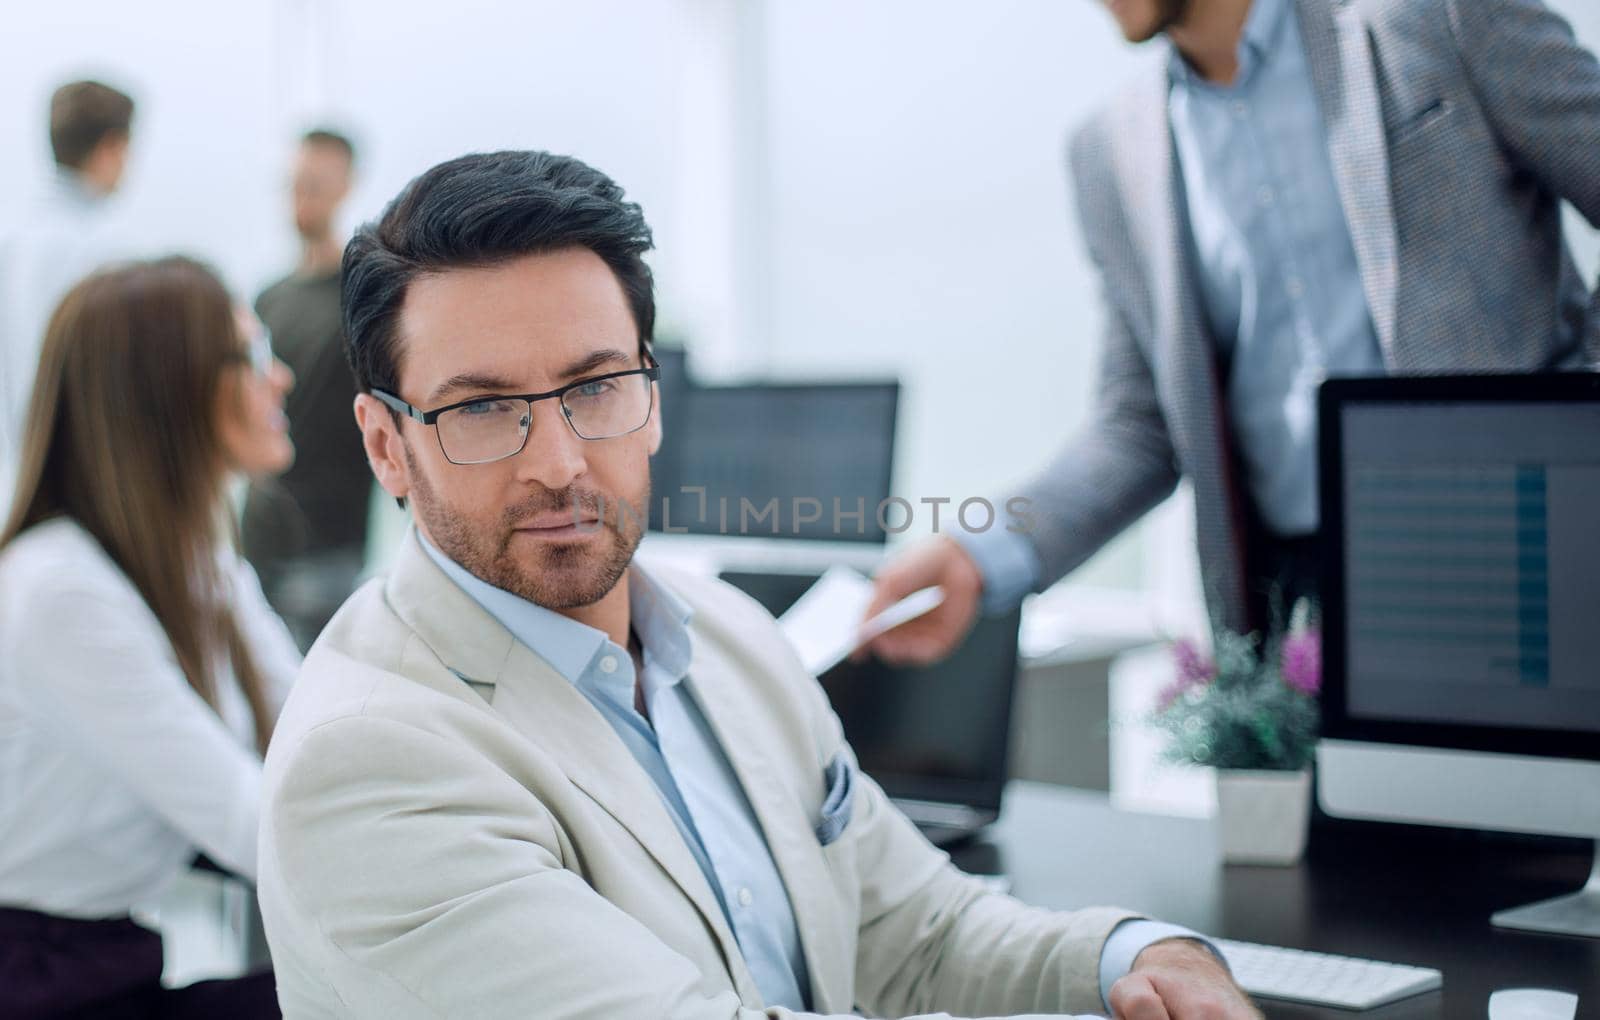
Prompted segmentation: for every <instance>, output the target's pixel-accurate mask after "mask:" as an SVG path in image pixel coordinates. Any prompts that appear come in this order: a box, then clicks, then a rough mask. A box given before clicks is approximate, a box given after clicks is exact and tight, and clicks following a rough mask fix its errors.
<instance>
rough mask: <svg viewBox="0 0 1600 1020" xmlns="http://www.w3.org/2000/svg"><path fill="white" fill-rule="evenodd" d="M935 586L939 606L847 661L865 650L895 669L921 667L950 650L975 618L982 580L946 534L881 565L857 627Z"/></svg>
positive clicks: (969, 561) (962, 636)
mask: <svg viewBox="0 0 1600 1020" xmlns="http://www.w3.org/2000/svg"><path fill="white" fill-rule="evenodd" d="M934 585H937V586H938V587H940V588H943V589H944V601H943V602H941V603H939V605H938V606H937V607H935V608H933V609H930V610H929V611H928V612H926V613H923V614H922V615H921V616H919V617H917V618H916V619H914V620H908V621H906V622H905V623H902V624H901V625H900V626H898V627H895V628H893V629H891V630H887V631H884V632H883V633H882V634H880V635H878V636H877V637H876V638H874V639H873V640H872V641H871V642H869V643H868V644H867V645H866V646H864V648H863V649H861V650H860V651H858V652H857V653H856V654H855V656H854V657H853V658H855V659H857V660H859V659H861V658H863V657H864V656H865V655H866V653H867V652H868V651H870V652H872V653H873V654H874V655H876V656H878V658H880V659H882V660H883V661H885V662H889V663H894V664H895V665H903V664H910V665H917V666H923V665H927V664H928V663H930V662H937V661H938V660H940V659H942V658H944V657H945V656H947V655H949V654H950V653H951V652H953V651H955V649H956V646H957V645H959V644H961V642H962V640H963V639H964V638H966V636H967V632H968V631H969V630H971V629H972V624H973V622H974V621H976V620H977V618H978V600H979V596H980V595H981V594H982V592H983V575H982V574H980V573H979V572H978V565H977V564H976V563H975V562H973V559H972V556H971V555H970V554H968V552H967V551H966V550H965V549H963V548H962V547H961V544H960V543H959V542H957V541H956V540H955V539H953V538H950V537H949V536H948V535H937V536H935V537H934V538H933V539H931V540H930V541H927V542H922V543H919V544H918V545H915V546H913V547H911V548H910V549H908V550H906V551H905V552H903V553H900V554H899V555H898V556H895V557H894V558H893V559H891V560H889V562H887V563H885V564H884V565H883V567H882V568H880V569H879V570H878V572H877V575H876V576H875V577H874V579H873V591H872V601H871V602H870V603H869V604H868V605H867V611H866V613H865V614H864V615H863V616H862V618H861V619H862V622H863V623H865V622H866V621H867V620H870V619H872V617H874V616H876V615H877V614H878V613H880V612H882V611H883V610H885V609H887V608H889V607H890V606H892V605H894V604H895V603H896V602H899V601H900V600H901V599H903V598H905V597H906V596H907V595H910V594H911V593H912V592H915V591H921V590H922V589H923V588H928V587H931V586H934Z"/></svg>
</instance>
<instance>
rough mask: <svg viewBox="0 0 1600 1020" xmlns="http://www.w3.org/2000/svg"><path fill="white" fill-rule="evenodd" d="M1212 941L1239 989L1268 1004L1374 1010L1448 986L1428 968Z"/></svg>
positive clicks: (1441, 977)
mask: <svg viewBox="0 0 1600 1020" xmlns="http://www.w3.org/2000/svg"><path fill="white" fill-rule="evenodd" d="M1212 941H1213V942H1214V943H1216V946H1217V948H1218V949H1220V950H1222V955H1223V956H1224V957H1226V958H1227V960H1228V966H1229V967H1230V968H1232V970H1233V978H1234V980H1235V981H1237V982H1239V986H1240V987H1241V988H1243V989H1244V990H1245V991H1247V992H1249V993H1250V994H1251V995H1259V996H1261V997H1262V998H1266V999H1284V1000H1286V1001H1289V1002H1308V1003H1311V1004H1313V1005H1317V1006H1337V1007H1339V1008H1341V1009H1372V1008H1373V1007H1374V1006H1382V1005H1383V1004H1384V1003H1387V1002H1394V1001H1395V1000H1396V999H1404V998H1406V997H1407V996H1411V995H1417V994H1419V993H1421V992H1428V991H1432V990H1433V989H1435V988H1438V987H1439V986H1440V985H1441V984H1442V983H1443V976H1442V975H1441V974H1440V973H1439V972H1438V971H1436V970H1433V969H1431V968H1428V967H1408V966H1405V965H1404V964H1399V963H1379V962H1378V961H1377V960H1358V959H1356V958H1354V957H1350V956H1332V955H1330V954H1328V953H1311V952H1306V951H1305V950H1302V949H1284V948H1282V947H1280V946H1260V945H1256V944H1255V943H1253V942H1233V941H1230V940H1228V939H1212Z"/></svg>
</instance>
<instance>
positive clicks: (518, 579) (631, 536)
mask: <svg viewBox="0 0 1600 1020" xmlns="http://www.w3.org/2000/svg"><path fill="white" fill-rule="evenodd" d="M405 456H406V463H407V466H408V467H409V468H410V473H411V489H412V491H411V503H412V506H413V507H414V508H415V511H416V514H417V516H418V517H419V518H421V520H422V523H423V525H424V526H426V527H427V529H428V535H429V537H430V538H432V539H433V541H434V544H435V545H436V546H438V548H439V551H440V552H442V553H444V554H445V555H446V556H448V557H450V558H451V559H452V560H454V561H455V562H457V563H459V564H460V565H461V566H462V567H465V568H466V570H467V571H468V572H469V573H471V574H472V575H473V576H474V577H476V578H478V579H479V580H481V581H483V582H485V583H487V584H491V585H494V586H495V587H496V588H499V589H501V590H502V591H508V592H510V593H511V594H513V595H516V596H518V597H519V598H523V599H527V600H528V601H529V602H532V603H533V604H534V605H537V606H542V607H544V608H545V609H552V610H562V609H576V608H578V607H580V606H587V605H592V604H594V603H596V602H598V601H600V600H601V599H602V598H604V597H605V596H606V595H607V594H608V593H609V592H610V591H611V589H613V588H615V587H616V586H617V583H618V582H619V581H621V580H622V577H623V575H624V574H625V573H627V570H628V564H629V563H631V562H632V561H633V554H634V551H635V550H636V549H638V547H639V542H640V540H641V539H642V538H643V537H644V526H643V516H644V508H645V507H646V506H648V505H649V501H650V482H649V480H648V479H646V480H645V484H644V491H643V492H642V493H640V497H639V499H638V500H637V502H634V503H633V504H632V506H631V507H630V508H629V509H624V508H623V507H621V506H619V505H618V503H617V501H616V500H614V499H607V500H604V501H602V499H601V497H600V496H598V495H597V494H595V493H593V492H590V491H587V490H582V489H573V488H571V487H568V488H566V489H562V490H560V491H555V490H551V489H546V488H543V487H540V489H539V491H537V492H534V493H532V494H530V495H529V497H528V498H527V499H526V500H524V501H523V502H521V503H519V504H517V505H516V506H512V507H507V508H506V509H505V511H504V512H503V513H502V514H501V516H500V519H499V521H498V522H496V525H495V527H494V528H493V529H492V530H491V529H486V528H480V527H478V526H477V525H476V524H475V523H474V522H473V521H472V519H471V518H470V517H468V516H467V515H465V514H462V513H460V512H459V511H457V510H456V509H455V508H454V507H452V506H450V505H449V504H448V503H447V502H446V501H444V500H442V499H440V498H439V497H438V495H437V493H436V492H435V491H434V489H433V487H432V486H431V485H430V484H429V483H428V480H427V477H426V476H425V475H424V474H423V473H422V472H421V471H419V470H418V465H417V463H416V461H414V460H413V459H412V456H411V450H410V448H409V447H408V448H407V449H406V452H405ZM630 502H631V501H630ZM575 508H576V510H575ZM552 511H564V512H566V513H571V514H574V516H577V512H579V511H581V512H582V515H583V516H585V517H587V516H591V515H592V516H598V517H599V518H600V520H599V523H598V524H595V523H590V524H586V525H583V526H584V527H589V528H600V529H601V532H602V534H601V535H600V536H599V539H598V541H597V540H595V539H593V538H585V539H579V540H577V541H573V542H551V541H537V542H536V544H535V545H534V548H535V550H536V555H537V557H538V561H539V562H538V565H537V566H536V567H534V568H533V569H531V570H530V569H527V568H525V567H524V566H523V564H522V563H521V562H520V561H519V560H518V558H517V557H516V556H514V555H513V554H512V551H511V543H512V541H513V539H514V538H515V529H516V526H517V524H518V523H520V522H522V521H526V520H527V519H529V518H530V517H533V516H534V515H536V514H541V513H549V512H552Z"/></svg>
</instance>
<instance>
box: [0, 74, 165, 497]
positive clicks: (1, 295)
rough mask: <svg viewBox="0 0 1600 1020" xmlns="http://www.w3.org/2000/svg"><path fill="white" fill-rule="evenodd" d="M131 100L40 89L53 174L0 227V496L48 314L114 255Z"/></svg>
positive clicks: (104, 90)
mask: <svg viewBox="0 0 1600 1020" xmlns="http://www.w3.org/2000/svg"><path fill="white" fill-rule="evenodd" d="M133 109H134V104H133V99H132V98H130V97H129V96H128V95H127V94H125V93H123V92H119V91H118V90H116V89H114V88H112V87H111V86H109V85H103V84H101V83H100V82H96V81H75V82H70V83H68V84H66V85H63V86H61V87H60V88H58V89H56V91H55V94H54V95H52V96H51V97H50V150H51V152H52V154H53V155H54V157H55V172H54V174H53V175H52V177H51V179H50V180H49V181H48V182H47V185H46V187H45V188H44V189H43V190H42V191H41V193H40V194H38V195H37V196H35V197H34V198H33V200H32V201H31V202H29V203H28V204H27V205H26V207H25V208H24V210H23V212H22V214H21V216H20V217H19V219H18V221H17V222H16V223H14V224H11V225H10V226H9V228H8V229H6V230H5V231H4V232H3V234H0V496H3V495H4V494H6V493H9V492H10V482H11V478H12V475H13V473H14V472H15V471H16V457H17V455H18V453H17V448H18V446H19V444H20V443H21V435H22V416H23V413H24V412H25V410H26V405H27V399H28V390H29V388H30V387H32V385H33V378H34V371H35V369H36V368H37V367H38V364H39V345H40V343H41V341H42V340H43V337H44V327H45V322H46V321H47V320H48V319H49V317H50V313H51V311H52V310H54V308H55V307H56V304H57V303H58V302H59V301H60V300H61V296H62V295H63V294H65V293H66V292H67V290H68V288H70V287H71V286H72V285H73V284H74V283H77V282H78V281H79V280H80V279H82V278H83V277H84V276H85V275H87V274H88V273H89V271H90V270H92V269H94V268H95V267H96V266H99V265H100V264H101V263H103V262H105V261H107V260H108V259H109V258H111V257H113V256H115V255H119V254H122V252H121V250H120V247H119V245H118V243H117V241H116V240H115V239H114V237H113V236H112V232H111V230H110V225H109V223H108V217H107V205H108V201H107V200H108V199H109V198H110V197H111V196H112V195H113V194H115V193H116V190H117V188H118V187H119V186H120V185H121V183H122V177H123V171H124V169H125V168H126V167H127V164H128V150H129V145H130V139H131V132H132V127H133Z"/></svg>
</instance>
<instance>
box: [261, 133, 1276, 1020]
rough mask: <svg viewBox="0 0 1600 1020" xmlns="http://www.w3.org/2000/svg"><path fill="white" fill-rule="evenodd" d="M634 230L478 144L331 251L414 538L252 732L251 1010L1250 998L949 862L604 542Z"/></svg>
mask: <svg viewBox="0 0 1600 1020" xmlns="http://www.w3.org/2000/svg"><path fill="white" fill-rule="evenodd" d="M649 243H650V235H649V231H648V228H647V227H646V226H645V225H644V221H643V218H642V216H641V215H640V213H639V210H638V207H637V206H635V205H633V204H631V203H627V202H624V201H623V200H622V193H621V190H620V189H619V188H617V187H616V185H615V184H613V183H612V182H611V181H610V180H609V179H608V178H606V177H605V176H604V175H602V174H599V173H598V172H596V171H594V170H592V169H591V168H589V167H586V166H584V165H583V164H582V163H579V162H577V161H576V160H572V159H569V158H566V157H553V156H549V155H547V154H544V153H494V154H489V155H480V156H469V157H463V158H462V159H458V160H453V161H451V162H449V163H446V164H442V165H441V166H439V167H435V168H434V169H433V170H430V171H429V172H428V173H426V174H424V175H423V176H422V177H419V178H418V179H417V180H416V181H414V182H412V184H411V185H409V186H408V188H407V189H406V190H405V191H404V192H403V193H402V194H401V195H400V196H399V198H397V199H396V200H395V202H394V203H392V204H391V205H390V206H389V208H388V209H387V210H386V211H385V213H384V216H383V218H382V220H381V221H380V222H378V223H377V224H375V225H369V226H368V227H366V228H364V229H363V230H362V231H361V232H360V233H359V234H358V236H357V237H356V239H355V240H354V241H352V242H351V245H350V247H349V249H348V250H347V251H346V254H345V260H344V303H345V320H346V332H347V343H348V344H349V349H350V350H349V353H350V358H351V363H352V365H353V366H354V368H355V371H356V374H357V378H358V381H359V383H360V386H361V388H362V390H363V394H362V395H361V396H360V397H358V398H357V402H356V415H357V419H358V422H359V424H360V425H361V428H362V432H363V437H364V441H365V444H366V449H367V453H368V457H369V460H370V462H371V464H372V467H373V470H374V472H375V473H376V475H377V477H378V481H379V482H380V484H382V485H383V486H384V488H385V490H386V491H388V492H389V493H390V495H392V496H395V497H396V498H399V499H402V500H405V501H409V504H410V506H411V509H412V510H413V513H414V516H415V519H416V527H415V529H414V530H413V531H412V532H411V533H409V534H408V535H407V537H406V539H405V540H404V543H403V547H402V548H401V550H400V552H399V555H398V557H397V559H396V562H395V564H394V566H393V568H392V570H391V572H390V573H389V575H388V576H387V577H386V578H383V579H380V580H375V581H372V582H370V583H369V584H368V585H366V586H365V587H363V588H362V589H361V590H360V591H359V592H357V593H356V595H355V596H353V597H352V598H351V600H350V601H349V602H348V603H347V604H346V605H345V606H344V607H343V608H342V609H341V610H340V612H339V613H338V614H337V615H336V616H335V618H334V619H333V621H332V622H331V623H330V624H329V626H328V628H327V630H326V631H325V632H324V633H323V635H322V636H321V638H320V639H319V640H318V641H317V643H316V645H315V646H314V647H313V648H312V650H311V652H310V654H309V656H308V657H307V659H306V663H305V668H304V670H303V673H302V675H301V678H300V681H299V682H298V684H297V685H296V687H295V690H294V692H293V694H292V695H291V698H290V702H289V704H288V706H287V707H286V709H285V711H284V713H283V715H282V717H281V719H280V721H279V723H278V728H277V731H276V735H275V737H274V740H273V743H272V747H271V750H270V753H269V754H268V758H267V767H266V776H265V795H264V800H265V805H266V806H265V809H264V816H263V819H262V826H261V854H260V857H261V862H260V868H261V879H260V894H261V902H262V910H263V914H264V917H265V921H266V928H267V935H268V938H269V941H270V943H271V948H272V955H273V961H274V966H275V969H276V972H277V976H278V982H279V998H280V1001H281V1003H282V1005H283V1009H284V1013H285V1015H286V1016H287V1017H289V1018H291V1020H300V1018H321V1017H329V1018H332V1017H341V1018H344V1017H357V1018H375V1020H376V1018H381V1020H399V1018H410V1017H419V1018H421V1017H428V1018H432V1017H463V1018H471V1020H489V1018H496V1017H508V1018H509V1017H560V1018H574V1020H576V1018H585V1020H613V1018H619V1020H620V1018H632V1017H641V1018H643V1017H652V1018H653V1017H685V1018H707V1020H709V1018H719V1020H720V1018H734V1017H755V1016H770V1017H788V1016H795V1015H798V1014H801V1013H820V1014H848V1013H850V1012H852V1011H853V1010H856V1009H858V1008H859V1009H862V1010H866V1011H870V1012H871V1013H873V1014H877V1015H886V1016H904V1015H910V1014H930V1013H940V1014H941V1015H942V1014H948V1013H961V1014H967V1015H979V1014H983V1015H993V1014H1017V1013H1030V1012H1031V1013H1063V1012H1071V1013H1081V1012H1086V1011H1092V1012H1098V1011H1100V1010H1102V1009H1104V1008H1106V1005H1107V1002H1106V1001H1105V1000H1107V999H1109V1004H1110V1005H1111V1006H1112V1007H1114V1008H1115V1009H1116V1011H1117V1015H1119V1016H1124V1017H1129V1018H1133V1020H1139V1018H1145V1017H1150V1018H1164V1017H1170V1018H1173V1020H1185V1018H1190V1020H1198V1018H1200V1017H1230V1018H1231V1017H1241V1018H1242V1017H1253V1016H1256V1015H1257V1014H1256V1013H1255V1012H1254V1010H1253V1008H1252V1007H1251V1006H1249V1004H1248V1003H1247V1001H1246V1000H1245V998H1244V997H1243V995H1242V993H1240V992H1239V991H1238V990H1237V988H1236V987H1235V986H1234V985H1233V983H1232V981H1231V979H1230V978H1229V977H1228V975H1227V972H1226V970H1225V968H1224V967H1223V966H1222V965H1221V963H1220V962H1219V961H1218V960H1217V958H1216V957H1214V956H1213V955H1212V953H1211V951H1210V950H1209V949H1208V948H1207V947H1206V946H1205V945H1203V944H1200V943H1197V942H1196V941H1194V940H1193V939H1191V938H1187V937H1185V936H1187V935H1192V933H1185V932H1182V931H1173V930H1170V929H1167V928H1163V927H1161V926H1156V925H1154V924H1153V922H1146V921H1142V920H1131V915H1129V914H1128V913H1127V912H1125V911H1121V910H1117V909H1111V908H1086V909H1082V910H1078V911H1073V912H1065V913H1062V912H1049V911H1044V910H1038V909H1032V908H1029V907H1027V906H1024V905H1023V904H1021V903H1019V902H1017V901H1015V900H1013V899H1011V898H1009V897H1005V896H1001V895H998V894H994V893H991V892H988V891H987V890H986V889H985V887H984V886H983V885H982V884H981V883H979V882H978V881H976V880H974V879H972V878H970V877H967V876H965V875H963V874H961V873H960V872H958V871H957V870H956V869H955V868H954V867H953V866H952V865H951V864H950V862H949V860H948V858H947V857H946V856H945V855H944V854H942V853H941V852H939V851H938V850H936V849H934V848H933V847H932V846H931V845H929V844H928V843H927V842H926V841H925V840H924V839H923V838H922V837H921V835H920V834H919V833H918V832H917V830H916V829H915V828H914V827H913V826H912V825H911V824H910V823H909V822H908V821H907V820H906V818H905V817H904V816H903V815H901V814H900V813H899V812H898V811H897V810H896V809H895V808H894V807H893V806H892V805H891V804H890V802H889V801H888V800H887V799H886V798H885V796H884V794H883V792H882V790H881V789H880V788H879V787H878V786H877V785H876V784H875V783H873V782H872V780H871V779H870V778H868V777H867V776H865V775H864V774H862V773H860V772H859V771H858V770H857V768H856V763H855V759H854V756H853V755H852V753H851V751H850V748H849V746H848V745H847V744H846V742H845V740H844V736H843V734H842V732H841V730H840V726H839V723H838V720H837V719H836V717H835V716H834V714H833V712H832V711H831V710H830V708H829V706H828V703H827V700H826V698H825V696H824V694H823V693H822V691H821V689H820V687H819V686H818V685H817V683H816V681H815V679H814V678H813V677H812V676H810V675H808V674H807V673H806V671H805V669H804V668H803V667H802V666H801V665H800V663H799V662H798V661H797V659H796V658H795V656H794V654H793V653H792V652H791V651H790V649H789V648H788V646H787V644H786V642H785V640H784V638H783V636H782V635H781V633H780V631H779V630H778V628H777V627H776V625H775V624H774V622H773V621H772V619H771V617H770V616H768V615H767V614H766V613H765V612H764V611H763V610H762V609H761V608H760V607H759V606H757V605H756V604H755V603H753V602H752V601H750V600H749V599H747V598H745V597H744V596H743V595H742V594H740V593H738V592H737V591H735V590H734V589H732V588H729V587H728V586H726V585H724V584H722V583H720V582H718V581H715V580H710V579H705V578H699V577H693V576H688V575H682V574H677V573H673V572H669V571H666V570H648V571H647V570H644V569H641V568H640V567H639V566H638V565H637V564H635V563H633V561H632V554H633V551H634V549H635V547H636V546H637V544H638V540H639V537H640V533H641V531H642V517H641V516H638V515H637V510H636V509H634V508H638V507H643V506H644V505H645V504H646V503H647V501H648V484H649V481H648V457H649V455H650V453H651V452H653V450H654V449H655V447H656V445H657V444H658V443H659V439H660V428H661V425H660V416H659V414H658V413H656V408H655V398H656V388H655V385H654V378H655V375H654V370H653V368H652V362H651V360H650V358H649V355H648V351H647V349H646V345H645V341H646V340H647V339H648V338H649V336H650V330H651V326H652V322H653V314H654V312H653V304H652V299H651V295H650V278H649V271H648V269H647V268H645V266H644V263H643V262H642V261H641V259H640V256H641V255H642V253H643V252H644V250H646V248H648V246H649ZM634 677H637V682H636V683H635V681H634ZM1062 866H1063V867H1071V861H1070V860H1069V859H1068V858H1067V857H1066V855H1065V853H1064V854H1063V860H1062ZM1140 926H1143V927H1140ZM1130 933H1131V934H1130ZM1170 936H1177V937H1170Z"/></svg>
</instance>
